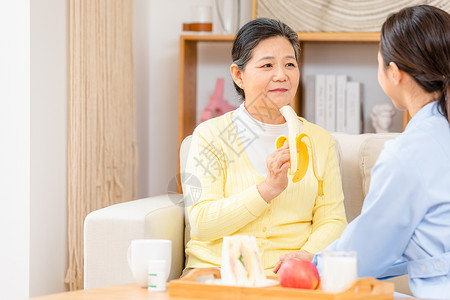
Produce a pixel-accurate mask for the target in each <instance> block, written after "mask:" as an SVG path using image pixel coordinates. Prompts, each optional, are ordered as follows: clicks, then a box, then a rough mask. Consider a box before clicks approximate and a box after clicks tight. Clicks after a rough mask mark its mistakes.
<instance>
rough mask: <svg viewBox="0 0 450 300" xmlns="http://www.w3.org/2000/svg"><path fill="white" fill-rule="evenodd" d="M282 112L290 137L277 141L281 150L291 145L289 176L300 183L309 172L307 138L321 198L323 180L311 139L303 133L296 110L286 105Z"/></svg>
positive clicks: (281, 109) (282, 137)
mask: <svg viewBox="0 0 450 300" xmlns="http://www.w3.org/2000/svg"><path fill="white" fill-rule="evenodd" d="M280 112H281V114H282V115H283V117H284V118H285V119H286V122H287V125H288V128H289V134H288V135H289V137H286V136H284V135H282V136H279V137H278V138H277V140H276V147H277V149H278V148H281V147H283V145H284V144H285V143H286V142H288V143H289V154H290V164H291V165H290V167H289V174H290V175H294V176H293V178H292V182H298V181H300V180H302V179H303V177H305V174H306V171H308V165H309V152H308V146H307V145H306V143H305V142H303V138H307V139H308V141H309V145H310V148H311V155H312V165H313V172H314V176H315V177H316V179H317V181H318V183H319V191H318V194H319V195H320V196H322V195H323V179H322V178H320V176H319V172H317V166H316V165H317V163H316V159H315V157H316V155H315V151H314V146H313V142H312V140H311V138H310V137H309V136H308V135H307V134H306V133H302V129H301V122H300V121H299V119H298V117H297V114H296V113H295V111H294V109H293V108H292V107H291V106H289V105H285V106H283V107H282V108H280Z"/></svg>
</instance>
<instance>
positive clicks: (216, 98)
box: [200, 78, 236, 122]
mask: <svg viewBox="0 0 450 300" xmlns="http://www.w3.org/2000/svg"><path fill="white" fill-rule="evenodd" d="M223 86H224V79H223V78H218V79H217V82H216V89H215V90H214V94H212V95H211V96H209V103H208V105H207V106H206V107H205V109H204V110H203V112H202V115H201V116H200V121H201V122H203V121H206V120H209V119H211V118H214V117H217V116H221V115H223V114H224V113H226V112H229V111H232V110H235V109H236V107H235V106H233V105H230V104H229V103H228V101H227V100H225V99H224V98H223Z"/></svg>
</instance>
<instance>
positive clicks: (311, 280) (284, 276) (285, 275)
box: [277, 258, 320, 290]
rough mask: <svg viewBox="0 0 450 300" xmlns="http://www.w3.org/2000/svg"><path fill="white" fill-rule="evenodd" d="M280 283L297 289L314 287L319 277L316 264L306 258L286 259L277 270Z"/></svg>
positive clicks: (317, 284) (316, 285)
mask: <svg viewBox="0 0 450 300" xmlns="http://www.w3.org/2000/svg"><path fill="white" fill-rule="evenodd" d="M277 274H278V276H279V278H280V285H281V286H282V287H291V288H299V289H313V290H314V289H316V288H317V287H318V286H319V282H320V277H319V272H318V271H317V268H316V266H315V265H314V264H313V263H312V262H310V261H307V260H300V259H297V258H289V259H286V260H285V261H284V262H283V264H282V265H281V267H280V269H279V270H278V273H277Z"/></svg>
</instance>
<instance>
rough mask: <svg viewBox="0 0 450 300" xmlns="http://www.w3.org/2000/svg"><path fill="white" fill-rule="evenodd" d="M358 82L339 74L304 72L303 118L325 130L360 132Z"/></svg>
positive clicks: (359, 90) (360, 116)
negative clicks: (311, 73)
mask: <svg viewBox="0 0 450 300" xmlns="http://www.w3.org/2000/svg"><path fill="white" fill-rule="evenodd" d="M361 91H362V85H361V83H360V82H356V81H349V76H347V75H342V74H338V75H337V74H317V75H308V76H306V82H305V98H304V99H305V106H304V108H305V118H306V119H307V120H309V121H310V122H314V123H315V124H317V125H319V126H321V127H323V128H325V129H326V130H328V131H337V132H347V133H352V134H359V133H361V132H362V110H361V108H362V101H361Z"/></svg>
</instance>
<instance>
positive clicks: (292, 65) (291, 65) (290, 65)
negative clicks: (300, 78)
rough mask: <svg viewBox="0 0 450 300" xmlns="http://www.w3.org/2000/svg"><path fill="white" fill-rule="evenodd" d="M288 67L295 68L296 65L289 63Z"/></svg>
mask: <svg viewBox="0 0 450 300" xmlns="http://www.w3.org/2000/svg"><path fill="white" fill-rule="evenodd" d="M286 66H287V67H295V64H294V63H287V64H286Z"/></svg>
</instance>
